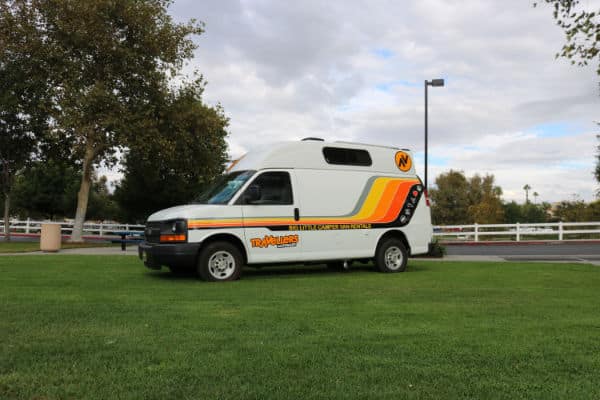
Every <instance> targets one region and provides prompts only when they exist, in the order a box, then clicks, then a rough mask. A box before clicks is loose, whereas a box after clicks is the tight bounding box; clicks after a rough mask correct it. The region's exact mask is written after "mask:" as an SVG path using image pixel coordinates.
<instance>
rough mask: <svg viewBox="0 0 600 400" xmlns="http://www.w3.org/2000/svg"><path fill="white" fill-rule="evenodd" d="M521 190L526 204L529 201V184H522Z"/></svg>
mask: <svg viewBox="0 0 600 400" xmlns="http://www.w3.org/2000/svg"><path fill="white" fill-rule="evenodd" d="M523 190H524V191H525V204H527V203H529V191H530V190H531V186H529V184H528V183H527V184H525V186H523Z"/></svg>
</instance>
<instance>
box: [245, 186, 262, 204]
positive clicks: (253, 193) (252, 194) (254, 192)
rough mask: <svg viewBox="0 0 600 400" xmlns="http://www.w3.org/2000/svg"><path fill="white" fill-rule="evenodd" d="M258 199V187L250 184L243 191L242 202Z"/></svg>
mask: <svg viewBox="0 0 600 400" xmlns="http://www.w3.org/2000/svg"><path fill="white" fill-rule="evenodd" d="M259 199H260V187H259V186H258V185H250V186H248V189H246V191H245V192H244V203H246V204H252V203H254V202H255V201H258V200H259Z"/></svg>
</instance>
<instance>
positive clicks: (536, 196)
mask: <svg viewBox="0 0 600 400" xmlns="http://www.w3.org/2000/svg"><path fill="white" fill-rule="evenodd" d="M539 195H540V194H539V193H538V192H533V202H534V203H536V204H537V198H538V196H539Z"/></svg>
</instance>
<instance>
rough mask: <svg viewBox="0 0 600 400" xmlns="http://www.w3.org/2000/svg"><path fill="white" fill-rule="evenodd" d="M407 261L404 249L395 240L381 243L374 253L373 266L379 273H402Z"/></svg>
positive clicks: (402, 245)
mask: <svg viewBox="0 0 600 400" xmlns="http://www.w3.org/2000/svg"><path fill="white" fill-rule="evenodd" d="M407 261H408V252H407V251H406V247H405V246H404V243H402V241H401V240H399V239H396V238H389V239H386V240H385V241H383V242H382V243H381V244H380V245H379V247H378V248H377V252H376V253H375V266H376V267H377V270H378V271H380V272H404V271H405V270H406V262H407Z"/></svg>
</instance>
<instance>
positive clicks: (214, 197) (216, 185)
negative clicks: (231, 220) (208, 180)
mask: <svg viewBox="0 0 600 400" xmlns="http://www.w3.org/2000/svg"><path fill="white" fill-rule="evenodd" d="M255 172H256V171H235V172H232V173H230V174H226V175H221V176H220V177H218V178H217V179H216V180H215V181H214V182H213V183H212V184H211V185H210V186H209V187H208V188H207V189H206V190H205V191H204V192H202V193H201V194H200V196H198V197H197V198H196V200H195V201H194V203H196V204H227V203H228V202H229V200H231V198H232V197H233V196H234V195H235V194H236V193H237V191H238V190H239V189H240V188H241V187H242V186H243V185H244V183H246V182H247V181H248V179H250V178H251V177H252V175H254V173H255Z"/></svg>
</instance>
